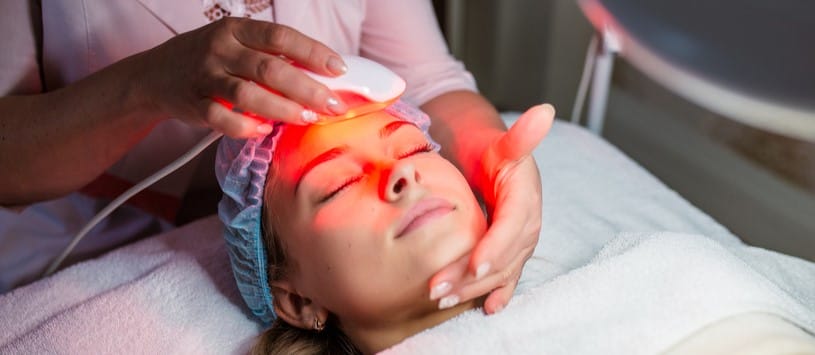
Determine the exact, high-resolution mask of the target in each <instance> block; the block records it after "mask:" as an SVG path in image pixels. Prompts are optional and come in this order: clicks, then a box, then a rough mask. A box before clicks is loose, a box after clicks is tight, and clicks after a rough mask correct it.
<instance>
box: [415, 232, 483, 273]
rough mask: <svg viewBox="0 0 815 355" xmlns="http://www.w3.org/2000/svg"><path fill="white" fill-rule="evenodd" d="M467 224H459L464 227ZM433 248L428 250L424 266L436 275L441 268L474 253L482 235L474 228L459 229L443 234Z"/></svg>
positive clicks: (430, 247)
mask: <svg viewBox="0 0 815 355" xmlns="http://www.w3.org/2000/svg"><path fill="white" fill-rule="evenodd" d="M463 225H465V224H458V226H459V227H460V226H463ZM443 233H444V235H441V236H439V237H438V238H437V239H436V242H435V243H433V245H432V246H429V247H428V248H427V249H426V253H425V255H424V257H423V259H424V264H425V265H426V266H427V267H428V270H430V271H431V275H432V274H435V273H436V272H438V271H439V270H441V268H443V267H445V266H447V265H449V264H450V263H452V262H454V261H456V260H458V259H459V258H461V257H462V256H464V255H467V254H469V253H470V252H472V250H473V248H475V245H476V242H477V241H478V239H479V238H480V234H478V233H477V231H475V230H473V229H472V228H457V230H455V231H447V232H443ZM482 233H483V232H482Z"/></svg>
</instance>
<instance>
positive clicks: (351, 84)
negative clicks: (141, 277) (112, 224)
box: [43, 55, 406, 276]
mask: <svg viewBox="0 0 815 355" xmlns="http://www.w3.org/2000/svg"><path fill="white" fill-rule="evenodd" d="M342 59H343V61H344V62H345V64H346V66H347V67H348V70H347V71H346V72H345V74H343V75H340V76H337V77H327V76H322V75H318V74H315V73H312V72H310V71H307V70H303V71H304V72H305V73H306V74H308V76H310V77H311V78H313V79H314V80H317V81H318V82H320V83H323V84H324V85H325V86H327V87H328V88H329V89H331V90H332V91H334V92H335V93H336V94H337V95H339V96H340V97H341V98H342V99H343V100H344V101H345V103H346V105H347V106H348V107H349V109H348V112H346V113H345V114H343V115H333V116H332V115H319V118H318V121H317V124H326V123H329V122H333V121H336V120H346V119H350V118H354V117H359V116H362V115H365V114H368V113H371V112H374V111H378V110H381V109H383V108H385V107H387V106H388V105H390V104H392V103H393V102H394V101H396V100H397V99H399V97H400V96H401V95H402V93H404V92H405V87H406V84H405V80H404V79H402V78H401V77H399V75H396V73H394V72H392V71H391V70H390V69H388V68H386V67H385V66H383V65H382V64H379V63H377V62H374V61H372V60H369V59H365V58H362V57H358V56H351V55H346V56H343V57H342ZM222 135H223V134H222V133H220V132H211V133H210V134H208V135H207V136H206V137H204V139H202V140H201V141H200V142H198V143H196V144H195V146H193V147H192V149H190V150H189V151H188V152H186V153H184V155H182V156H181V157H179V158H178V159H176V160H174V161H173V162H172V163H170V164H168V165H167V166H165V167H164V168H162V169H161V170H159V171H157V172H156V173H154V174H153V175H150V176H149V177H147V178H146V179H144V180H142V181H140V182H139V183H138V184H136V185H135V186H133V187H131V188H130V189H128V190H127V191H125V192H123V193H122V194H121V195H119V196H118V197H117V198H116V199H114V200H113V201H111V202H110V203H109V204H108V205H107V206H105V208H103V209H102V210H101V211H99V213H97V214H96V215H95V216H93V218H91V220H90V221H88V223H87V224H85V226H84V227H82V229H81V230H80V231H79V232H78V233H77V234H76V236H74V238H73V239H72V240H71V243H70V244H68V246H67V247H66V248H65V250H63V252H62V254H60V255H59V256H58V257H57V258H56V259H54V261H53V262H51V264H50V265H49V266H48V269H46V271H45V273H44V275H43V276H48V275H50V274H52V273H53V272H54V271H56V269H57V268H58V267H59V265H60V264H61V263H62V261H63V260H65V258H66V257H67V256H68V255H69V254H70V253H71V251H72V250H73V249H74V248H75V247H76V245H77V244H78V243H79V241H80V240H82V238H83V237H84V236H85V235H86V234H88V232H90V231H91V229H93V227H95V226H96V225H97V224H99V222H101V221H102V220H103V219H104V218H105V217H107V216H108V215H109V214H110V213H112V212H113V211H114V210H115V209H116V208H118V207H119V206H121V205H122V204H123V203H125V201H127V200H128V199H129V198H131V197H133V195H135V194H137V193H139V192H140V191H142V190H144V189H146V188H147V187H148V186H150V185H152V184H153V183H155V182H156V181H158V180H161V179H162V178H163V177H165V176H167V175H169V174H170V173H172V172H173V171H176V170H178V168H180V167H182V166H183V165H184V164H186V163H187V162H189V161H190V160H192V158H194V157H195V156H197V155H198V154H200V153H201V151H203V150H204V149H205V148H206V147H207V146H209V145H210V144H212V143H213V142H215V141H217V140H218V138H221V136H222Z"/></svg>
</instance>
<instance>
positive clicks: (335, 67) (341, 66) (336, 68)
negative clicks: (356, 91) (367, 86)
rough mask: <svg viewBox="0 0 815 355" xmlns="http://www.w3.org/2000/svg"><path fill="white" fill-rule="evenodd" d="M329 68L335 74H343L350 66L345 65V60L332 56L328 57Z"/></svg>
mask: <svg viewBox="0 0 815 355" xmlns="http://www.w3.org/2000/svg"><path fill="white" fill-rule="evenodd" d="M328 70H329V71H331V72H332V73H334V74H335V75H342V74H345V72H347V71H348V66H347V65H345V62H343V61H342V59H340V58H337V57H331V58H328Z"/></svg>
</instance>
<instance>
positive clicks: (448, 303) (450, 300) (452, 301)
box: [439, 295, 458, 309]
mask: <svg viewBox="0 0 815 355" xmlns="http://www.w3.org/2000/svg"><path fill="white" fill-rule="evenodd" d="M457 304H458V296H456V295H450V296H445V297H444V298H442V299H441V301H439V309H445V308H450V307H453V306H455V305H457Z"/></svg>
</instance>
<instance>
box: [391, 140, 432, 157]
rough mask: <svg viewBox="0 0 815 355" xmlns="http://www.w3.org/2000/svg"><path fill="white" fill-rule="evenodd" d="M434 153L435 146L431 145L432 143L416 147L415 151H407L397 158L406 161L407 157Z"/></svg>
mask: <svg viewBox="0 0 815 355" xmlns="http://www.w3.org/2000/svg"><path fill="white" fill-rule="evenodd" d="M432 151H433V146H432V145H430V143H424V144H420V145H418V146H416V147H414V148H413V149H411V150H409V151H407V152H405V153H402V154H399V155H398V156H397V158H399V159H404V158H407V157H409V156H412V155H416V154H419V153H429V152H432Z"/></svg>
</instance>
